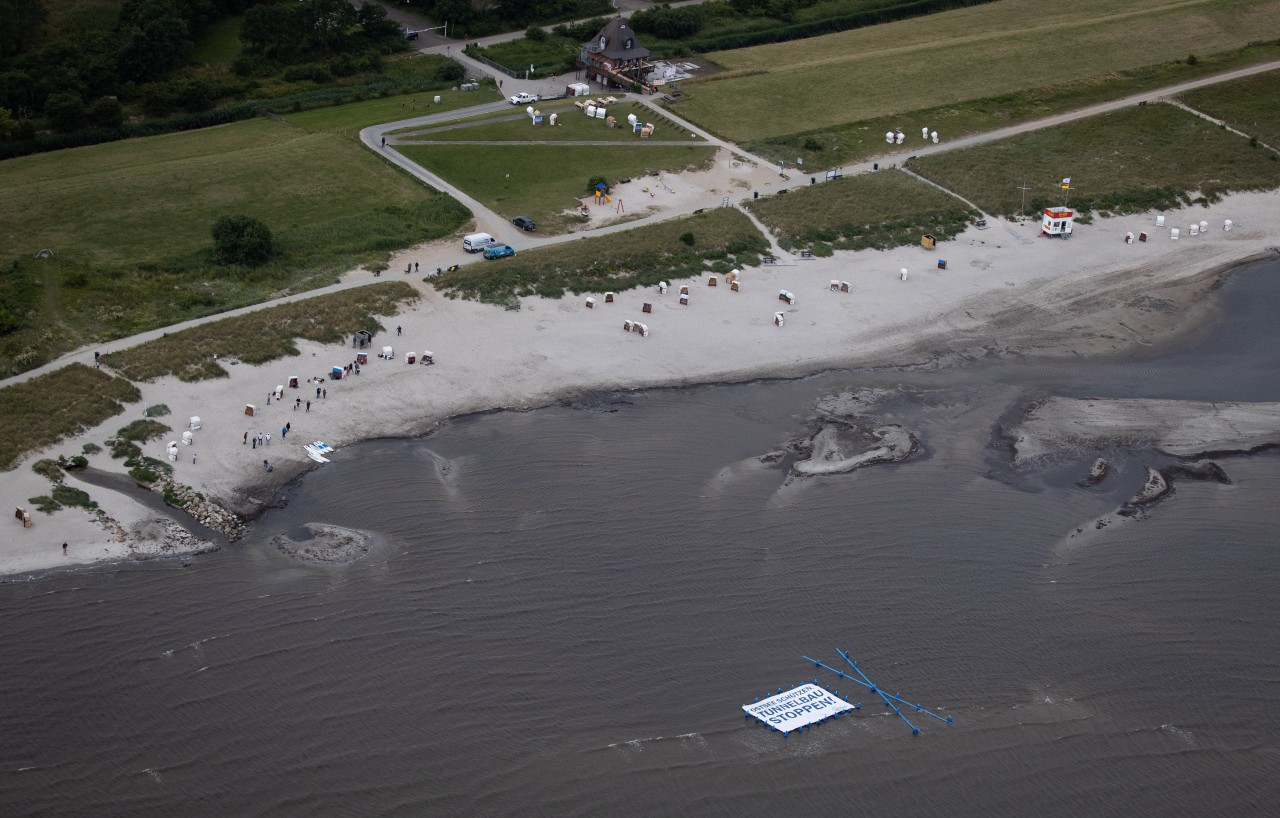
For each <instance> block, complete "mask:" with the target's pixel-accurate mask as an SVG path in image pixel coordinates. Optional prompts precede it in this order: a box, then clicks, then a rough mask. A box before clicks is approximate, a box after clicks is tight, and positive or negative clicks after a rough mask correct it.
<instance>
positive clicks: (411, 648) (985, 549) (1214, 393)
mask: <svg viewBox="0 0 1280 818" xmlns="http://www.w3.org/2000/svg"><path fill="white" fill-rule="evenodd" d="M1219 298H1220V310H1219V311H1220V317H1219V319H1218V320H1216V321H1214V322H1213V325H1212V326H1211V327H1210V328H1208V329H1206V330H1205V331H1204V332H1202V333H1198V334H1197V335H1196V336H1195V337H1193V338H1191V339H1188V340H1186V341H1184V342H1181V343H1179V344H1178V345H1177V346H1176V347H1169V348H1165V349H1147V350H1142V351H1141V353H1140V354H1136V355H1131V356H1128V357H1126V358H1125V359H1123V360H1111V361H1097V360H1093V361H1084V360H1077V361H1059V362H1042V361H1009V360H1005V361H1000V362H989V363H983V364H973V365H968V366H964V367H959V368H953V369H948V370H943V371H935V372H929V371H887V370H881V371H853V372H837V373H828V374H825V375H822V376H817V377H812V378H806V379H802V380H797V381H788V382H760V383H751V384H742V385H733V386H708V387H702V388H692V389H680V390H658V391H651V392H643V393H637V394H626V395H601V396H597V397H595V398H592V399H589V400H585V401H582V402H579V403H575V404H573V405H564V406H556V407H551V408H547V409H543V410H539V411H535V412H528V413H522V414H520V413H504V414H493V415H484V416H476V417H467V418H461V419H457V420H454V421H452V422H450V423H448V424H446V425H445V426H444V427H443V428H442V429H440V430H439V431H438V432H437V433H435V434H433V435H431V436H429V437H427V438H423V439H418V440H380V441H374V442H369V443H366V444H362V445H359V446H354V447H351V448H348V449H345V450H343V451H341V452H339V453H338V454H337V455H336V456H335V457H334V458H333V463H332V464H330V465H327V466H325V467H323V468H322V469H319V470H318V471H316V472H315V473H313V474H311V475H309V476H307V477H306V478H305V479H304V480H303V481H301V483H300V484H299V485H297V486H296V487H295V488H294V489H293V491H292V492H291V494H290V496H289V503H288V505H287V507H285V508H282V509H278V510H273V511H271V512H269V513H268V514H266V515H265V516H264V517H262V518H261V519H260V520H258V521H257V522H256V523H255V524H254V525H253V526H252V529H251V533H250V535H249V536H248V537H247V538H246V539H245V540H244V541H242V542H240V543H237V544H236V545H234V546H232V547H229V548H226V549H224V550H223V551H221V552H219V553H216V554H212V555H207V556H204V557H200V558H197V559H194V560H192V561H191V563H190V565H189V567H184V566H183V564H182V563H181V562H180V561H171V562H156V563H148V564H124V565H113V566H101V567H95V568H89V569H84V570H79V571H74V572H69V573H64V574H53V575H47V576H44V577H39V578H33V579H30V580H28V581H15V582H10V583H7V584H4V585H0V617H3V620H2V621H3V628H0V634H2V635H0V668H3V672H0V704H2V706H0V735H3V741H0V813H3V814H4V815H48V814H76V815H95V816H111V815H237V816H239V815H354V814H360V815H364V814H379V815H387V814H396V815H529V814H533V815H677V814H679V815H684V814H692V815H733V816H737V815H779V814H781V815H792V814H797V815H798V814H807V815H836V814H841V815H843V814H850V813H857V814H872V815H886V814H891V815H940V816H953V815H974V816H989V815H1038V816H1039V815H1044V816H1056V815H1064V816H1065V815H1071V816H1077V815H1082V814H1085V815H1124V816H1131V815H1207V814H1218V815H1264V814H1266V815H1269V814H1272V810H1273V809H1274V808H1275V804H1276V803H1277V802H1278V801H1280V783H1278V779H1277V776H1276V774H1275V773H1276V770H1277V769H1280V750H1278V747H1277V739H1278V737H1280V715H1278V712H1280V708H1278V707H1277V705H1278V704H1280V648H1277V645H1278V644H1280V616H1277V613H1278V610H1280V605H1278V604H1277V601H1276V600H1277V593H1276V587H1277V580H1278V579H1280V559H1278V558H1277V554H1276V546H1277V539H1278V538H1277V535H1276V530H1277V528H1278V524H1280V506H1278V504H1277V503H1276V498H1277V485H1278V483H1277V480H1278V479H1280V455H1277V454H1275V453H1268V452H1264V453H1261V454H1257V455H1254V456H1251V457H1232V458H1223V459H1221V460H1219V463H1220V464H1221V465H1222V467H1223V468H1224V469H1225V471H1226V472H1227V474H1228V475H1229V476H1230V478H1231V480H1232V482H1231V484H1229V485H1223V484H1218V483H1213V482H1203V483H1197V482H1181V483H1179V484H1178V485H1177V489H1176V492H1175V494H1174V496H1172V497H1171V498H1170V499H1168V500H1167V501H1166V502H1165V503H1163V504H1162V505H1160V506H1158V507H1157V508H1156V509H1155V510H1154V512H1153V513H1152V514H1151V515H1150V516H1149V517H1148V518H1147V519H1144V520H1141V521H1138V522H1132V523H1125V524H1123V525H1117V526H1113V527H1111V528H1108V529H1107V530H1105V531H1102V532H1100V533H1099V534H1098V535H1097V536H1095V537H1093V538H1092V539H1090V540H1089V541H1088V544H1087V545H1084V546H1073V545H1069V544H1064V543H1066V542H1067V540H1066V538H1067V537H1068V535H1069V534H1070V533H1071V532H1073V531H1074V530H1075V529H1076V528H1078V527H1080V526H1081V525H1085V524H1088V523H1089V522H1091V521H1092V520H1094V519H1096V518H1097V517H1098V516H1099V515H1102V514H1105V513H1107V512H1109V511H1111V510H1112V509H1114V508H1115V507H1116V505H1117V504H1118V503H1120V502H1121V501H1123V500H1124V499H1125V498H1126V497H1128V496H1129V495H1130V494H1132V493H1133V492H1134V491H1135V490H1136V489H1137V487H1138V486H1139V485H1140V484H1141V482H1142V479H1143V468H1142V467H1143V465H1145V464H1146V463H1149V462H1153V456H1152V455H1151V453H1149V452H1144V451H1141V450H1132V451H1127V450H1120V449H1117V450H1115V451H1113V452H1110V453H1109V456H1110V457H1112V459H1113V463H1114V465H1115V467H1116V473H1115V474H1114V476H1113V477H1112V478H1109V479H1108V480H1107V481H1106V482H1105V483H1103V484H1102V485H1101V486H1099V487H1096V488H1093V489H1083V488H1080V487H1079V486H1077V485H1076V484H1075V481H1076V480H1077V479H1078V478H1079V477H1081V476H1082V475H1083V473H1084V471H1086V470H1087V468H1088V465H1089V463H1090V462H1091V461H1092V457H1093V454H1092V453H1088V454H1084V453H1079V454H1076V455H1072V456H1069V457H1065V458H1060V459H1058V460H1056V461H1053V462H1050V463H1047V464H1044V465H1042V466H1038V467H1035V468H1030V469H1023V470H1014V469H1013V468H1012V467H1011V466H1010V464H1009V459H1008V450H1007V447H1006V446H1005V444H1004V443H1003V442H1002V440H1001V438H1000V436H999V434H998V432H999V428H1000V425H1001V424H1002V423H1008V422H1009V421H1010V420H1011V419H1012V418H1015V417H1016V415H1017V413H1018V412H1019V411H1020V409H1021V407H1023V406H1025V405H1026V403H1027V402H1028V401H1030V400H1033V399H1035V398H1036V397H1039V396H1043V395H1048V394H1064V395H1097V396H1104V397H1106V396H1111V397H1121V396H1144V397H1163V398H1194V399H1212V400H1249V401H1253V400H1271V401H1274V400H1280V372H1278V371H1277V362H1280V334H1278V333H1276V332H1275V331H1274V316H1275V315H1276V314H1277V308H1278V307H1280V264H1276V263H1270V264H1261V265H1255V266H1253V267H1251V268H1248V269H1246V270H1243V271H1241V272H1239V273H1238V274H1237V275H1235V276H1234V277H1233V278H1232V280H1231V281H1230V283H1229V284H1228V285H1227V286H1226V287H1225V288H1224V289H1223V290H1222V291H1221V292H1220V294H1219ZM867 387H878V388H882V389H884V390H887V392H888V397H886V399H885V400H884V401H883V402H882V403H881V404H880V405H879V406H878V408H877V412H878V413H879V414H880V416H882V417H883V418H885V419H886V420H888V421H892V422H899V423H902V424H903V425H905V426H907V427H908V428H911V429H913V430H914V431H916V432H917V434H918V435H919V436H920V439H921V441H922V444H923V454H922V455H921V456H920V457H917V458H914V459H912V460H908V461H906V462H904V463H901V464H898V465H892V466H878V467H874V468H869V469H866V470H862V471H859V472H855V473H852V474H847V475H840V476H834V477H826V478H821V479H808V480H804V481H793V482H791V483H790V484H787V482H786V473H785V468H784V464H782V465H778V466H773V467H770V466H763V465H760V464H759V463H758V461H757V460H756V458H757V457H758V456H759V455H761V454H764V453H765V452H769V451H772V450H776V449H779V448H781V447H783V446H785V445H786V444H787V443H788V442H790V441H793V440H797V439H800V438H802V437H804V436H806V435H807V434H809V433H810V432H812V431H813V430H814V429H815V428H816V427H815V424H814V421H813V417H814V413H815V407H816V406H817V404H818V401H819V400H820V399H822V398H823V397H825V396H829V395H832V394H836V393H839V392H842V391H846V390H854V389H861V388H867ZM312 522H323V523H332V524H336V525H341V526H346V527H350V528H356V529H361V530H365V531H369V532H371V533H373V534H374V535H375V538H374V546H373V550H372V551H371V553H370V554H369V555H368V556H367V557H365V558H364V559H363V560H361V561H359V562H357V563H354V564H351V565H346V566H318V565H312V564H305V563H301V562H298V561H296V560H294V559H293V558H291V557H288V556H286V555H284V554H282V553H280V552H278V551H276V550H274V549H273V548H272V547H271V545H270V543H269V541H270V539H271V537H272V536H273V535H276V534H280V533H284V534H288V535H290V536H293V537H295V538H297V537H300V536H303V534H304V531H303V529H302V526H304V525H305V524H306V523H312ZM837 647H839V648H844V649H847V650H850V651H852V653H853V655H854V656H855V657H856V658H858V659H859V660H860V661H861V663H862V666H863V668H864V669H865V670H866V672H867V673H868V674H869V675H870V676H871V677H872V678H873V679H875V680H876V681H877V682H878V683H880V684H881V685H882V686H883V687H884V688H885V689H887V690H891V691H895V692H901V694H902V695H903V697H905V698H908V699H910V700H912V701H916V702H920V703H922V704H924V705H925V706H927V707H930V708H934V709H937V710H939V712H943V713H945V714H948V715H951V716H953V717H954V719H955V724H954V725H953V726H946V725H943V724H940V723H937V722H934V721H932V720H929V719H923V718H919V717H913V720H914V721H916V723H917V724H919V725H920V726H921V728H922V730H921V734H920V735H918V736H913V735H912V734H911V732H910V731H909V730H908V729H907V728H906V727H905V725H903V724H902V723H901V722H900V721H898V720H897V718H896V717H894V716H893V715H892V714H891V713H890V714H886V712H885V710H884V708H883V707H877V706H875V705H874V703H873V702H872V701H871V698H872V697H871V696H870V695H869V694H867V693H866V691H859V689H856V688H854V687H853V686H852V685H847V684H843V685H842V684H841V680H839V679H837V678H835V677H833V676H831V675H830V674H827V675H823V674H824V673H825V671H820V670H817V669H815V668H814V667H813V665H811V664H808V663H806V662H805V661H803V660H802V659H801V656H802V655H803V654H808V655H810V656H815V657H819V658H822V659H824V660H826V661H829V662H832V663H834V662H836V661H838V660H839V657H838V656H837V654H836V652H835V648H837ZM815 677H817V678H818V679H819V681H820V682H822V683H824V684H827V685H828V686H830V687H832V688H834V689H837V690H840V691H841V692H842V693H850V694H852V695H851V698H854V699H855V700H858V699H860V700H861V701H862V704H863V709H862V710H861V711H860V712H858V713H855V714H853V715H852V716H851V717H846V718H841V719H840V720H839V721H836V722H830V723H827V724H824V725H821V726H819V727H817V728H814V729H812V730H809V731H806V732H805V733H803V734H800V735H794V734H793V735H792V736H790V737H788V738H784V737H782V736H781V735H778V734H774V733H770V732H768V731H766V730H764V729H763V728H760V727H758V726H754V725H753V724H751V723H748V722H747V721H746V720H745V719H744V717H743V714H742V711H741V709H740V707H741V705H742V704H743V703H747V702H751V701H752V700H753V699H754V698H755V697H757V696H761V695H763V694H764V693H766V692H767V691H769V690H773V689H776V688H777V687H780V686H790V685H792V684H795V683H797V682H801V681H808V680H811V679H813V678H815Z"/></svg>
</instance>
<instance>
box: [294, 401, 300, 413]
mask: <svg viewBox="0 0 1280 818" xmlns="http://www.w3.org/2000/svg"><path fill="white" fill-rule="evenodd" d="M301 405H302V398H294V399H293V411H295V412H296V411H298V407H299V406H301Z"/></svg>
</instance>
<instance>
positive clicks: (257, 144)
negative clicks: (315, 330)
mask: <svg viewBox="0 0 1280 818" xmlns="http://www.w3.org/2000/svg"><path fill="white" fill-rule="evenodd" d="M465 97H466V95H463V94H455V95H452V96H451V97H450V102H451V103H454V102H455V98H456V99H460V100H462V101H463V102H465V101H467V100H466V99H465ZM413 98H414V97H413V95H410V97H409V102H404V101H403V100H401V99H399V98H387V99H379V100H370V101H368V102H364V103H357V104H355V105H352V106H334V107H331V108H325V109H320V110H317V111H310V112H306V113H300V114H297V115H294V116H295V117H296V119H297V120H298V122H299V124H298V125H295V124H291V123H292V121H293V117H291V118H290V121H289V122H280V121H275V120H270V119H266V118H263V119H255V120H250V121H247V122H241V123H235V124H232V125H225V126H221V127H217V128H209V129H205V130H200V131H189V132H184V133H176V134H168V135H165V136H157V137H151V138H147V139H136V140H126V141H122V142H113V143H109V144H105V145H97V146H93V147H88V148H77V149H73V150H66V151H58V152H55V153H46V154H39V155H35V156H28V157H22V158H18V159H12V160H9V161H6V162H3V163H0V188H3V189H4V190H5V191H6V195H5V196H4V197H0V246H3V247H4V248H6V250H8V251H9V252H10V253H12V254H14V255H19V254H20V255H19V260H18V261H16V262H14V263H13V264H11V265H10V264H8V259H5V260H4V262H5V264H6V267H5V269H4V270H3V271H0V293H3V294H4V295H5V304H4V308H5V309H6V310H7V311H8V313H9V314H10V315H11V316H17V317H18V321H19V324H20V325H21V329H20V330H19V331H10V332H7V333H5V334H2V335H0V374H12V373H15V372H20V371H25V370H27V369H30V368H31V367H33V366H38V365H39V364H41V363H43V362H45V361H47V360H50V359H52V358H53V357H56V356H57V355H58V354H60V353H61V352H63V351H65V350H67V349H71V348H75V347H77V346H80V345H82V344H85V343H89V342H92V341H93V340H98V339H103V338H113V337H120V336H124V335H129V334H132V333H135V332H139V331H142V330H144V329H149V328H152V327H156V326H164V325H166V324H171V323H174V322H177V321H181V320H185V319H187V318H191V317H196V316H200V315H208V314H211V313H216V312H220V311H222V310H225V309H231V308H234V307H238V306H244V305H246V304H252V303H257V302H260V301H263V300H265V299H267V298H270V297H273V296H275V295H278V294H281V293H282V292H289V291H297V290H301V289H309V288H312V287H316V286H321V285H323V284H327V283H330V282H332V281H333V278H334V275H335V274H336V273H338V272H341V271H344V270H347V269H350V268H352V267H355V266H358V265H359V264H362V263H372V262H376V261H378V260H382V259H385V258H386V256H387V253H388V252H389V251H392V250H396V249H400V248H403V247H408V246H411V245H413V244H415V243H417V242H421V241H429V240H431V239H434V238H439V237H441V236H445V235H448V234H449V233H451V232H453V231H455V230H457V229H458V228H460V227H461V226H462V225H463V224H465V223H466V221H467V220H468V219H469V218H470V214H469V213H468V212H467V211H466V209H465V208H463V207H462V206H461V205H460V204H458V203H457V202H456V201H454V200H453V199H450V198H448V197H446V196H444V195H442V194H440V193H438V192H436V191H434V190H431V189H430V188H427V187H426V186H424V185H422V184H421V183H420V182H418V181H417V180H415V179H413V178H412V177H410V176H409V175H408V174H405V173H403V172H402V171H400V170H398V169H396V168H394V167H392V166H391V165H389V164H387V163H386V162H383V161H382V160H380V159H379V158H378V157H377V156H375V155H374V154H373V153H372V152H371V151H369V150H367V149H365V148H364V147H363V146H361V145H360V144H359V143H358V142H357V141H356V139H355V135H354V134H355V131H356V130H358V128H359V127H361V126H363V125H367V124H370V123H372V122H377V121H379V120H381V119H382V118H383V117H384V116H386V115H388V113H389V112H393V111H396V110H397V106H399V105H401V104H410V105H411V104H413V103H412V100H413ZM236 213H243V214H247V215H250V216H256V217H258V218H260V219H262V220H263V221H264V222H266V224H267V225H268V226H269V227H270V228H271V229H272V231H273V233H274V234H275V237H276V240H277V244H278V246H279V248H280V251H281V252H280V254H279V257H278V259H277V260H276V261H275V262H273V263H271V264H268V265H266V266H265V267H263V268H260V269H257V270H253V271H243V270H240V271H237V270H231V269H228V268H223V267H219V266H217V265H214V264H212V263H211V261H210V259H209V249H210V248H211V246H212V240H211V238H210V235H209V230H210V226H211V225H212V223H213V221H214V219H215V218H217V217H218V216H220V215H223V214H236ZM42 248H48V249H50V250H52V251H53V253H54V255H53V258H51V259H39V260H37V259H33V258H32V257H31V254H32V253H33V252H34V251H36V250H39V249H42ZM9 258H13V256H12V255H10V256H9ZM3 317H4V316H3V315H0V318H3ZM7 323H9V324H12V321H8V322H7ZM5 324H6V321H0V326H4V325H5Z"/></svg>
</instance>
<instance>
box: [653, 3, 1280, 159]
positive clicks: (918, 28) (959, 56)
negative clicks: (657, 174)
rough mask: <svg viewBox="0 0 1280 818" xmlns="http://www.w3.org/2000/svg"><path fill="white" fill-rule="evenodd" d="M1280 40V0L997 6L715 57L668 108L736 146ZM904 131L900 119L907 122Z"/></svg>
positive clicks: (987, 6) (990, 5) (721, 53)
mask: <svg viewBox="0 0 1280 818" xmlns="http://www.w3.org/2000/svg"><path fill="white" fill-rule="evenodd" d="M1277 37H1280V0H1128V2H1125V3H1123V4H1117V3H1115V2H1114V0H1078V2H1074V3H1070V4H1056V5H1055V4H1045V3H1043V2H1038V0H1002V2H998V3H988V4H984V5H980V6H974V7H970V8H965V9H958V10H956V11H950V12H944V13H941V14H934V15H929V16H927V17H921V18H916V19H913V20H905V21H901V22H897V23H890V24H886V25H880V26H872V27H869V28H863V29H856V30H852V31H846V32H840V33H837V34H831V35H827V36H824V37H816V38H813V39H810V40H805V41H803V42H793V43H781V44H777V45H767V46H758V47H755V48H747V49H740V50H734V51H725V52H719V53H717V54H715V55H714V59H715V61H716V62H718V63H719V64H721V65H722V66H724V67H725V68H726V69H727V70H726V72H725V73H723V74H719V75H715V76H713V77H709V78H708V79H706V80H702V81H697V82H686V83H684V90H685V92H686V95H687V97H688V98H687V99H684V100H681V101H680V102H679V103H677V105H676V107H675V109H674V110H676V111H677V112H679V113H680V114H681V115H682V116H685V117H687V118H689V119H690V120H692V121H693V122H696V123H698V124H699V125H702V126H703V127H705V128H707V129H709V130H711V131H713V132H715V133H718V134H720V135H721V136H724V137H726V138H728V139H731V140H733V141H736V142H751V141H756V140H761V139H766V138H769V137H776V136H780V135H783V134H790V133H797V132H800V131H809V130H813V129H818V128H825V127H830V126H833V125H838V124H841V123H847V122H852V121H858V120H869V119H873V118H876V117H881V116H888V115H892V114H898V113H905V112H911V111H919V110H922V109H928V108H934V107H937V106H941V105H948V104H957V105H958V104H961V103H963V102H964V101H966V100H974V99H983V98H988V97H993V96H998V95H1001V94H1011V93H1016V92H1019V91H1023V90H1025V89H1028V88H1046V87H1050V86H1052V85H1054V84H1057V83H1068V82H1071V81H1074V80H1078V79H1082V78H1085V77H1095V76H1098V75H1102V74H1106V73H1108V72H1112V71H1123V70H1126V69H1131V68H1136V67H1140V66H1148V65H1152V64H1155V63H1160V62H1165V61H1171V60H1174V59H1186V58H1188V57H1189V56H1190V55H1193V54H1205V53H1215V52H1221V51H1227V50H1231V49H1236V48H1240V47H1242V46H1244V45H1246V44H1248V43H1250V42H1254V41H1259V40H1268V39H1275V38H1277ZM904 128H905V124H904Z"/></svg>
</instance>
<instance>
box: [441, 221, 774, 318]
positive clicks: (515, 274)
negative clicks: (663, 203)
mask: <svg viewBox="0 0 1280 818" xmlns="http://www.w3.org/2000/svg"><path fill="white" fill-rule="evenodd" d="M682 237H686V238H682ZM689 241H692V244H690V243H689ZM768 252H769V242H768V241H767V240H766V239H765V238H764V237H763V236H762V235H760V231H759V230H758V229H756V227H755V225H753V224H752V223H751V221H750V220H749V219H748V218H747V217H746V216H745V215H743V214H742V212H741V211H739V210H737V209H736V208H729V207H723V208H715V209H712V210H707V211H704V212H702V213H695V214H693V215H690V216H687V217H684V218H681V219H672V220H671V221H666V222H660V223H658V224H651V225H646V226H644V227H638V228H636V229H634V230H628V231H626V232H622V233H614V234H611V235H608V236H599V237H595V238H584V239H581V240H579V241H572V242H565V243H563V244H555V245H549V246H547V247H540V248H538V249H536V250H528V251H525V252H522V253H520V254H518V255H516V256H512V257H509V258H504V259H499V260H496V261H489V262H483V263H480V264H468V265H465V266H463V267H461V268H459V269H458V270H455V271H453V272H446V273H443V274H441V275H440V276H438V277H436V278H433V279H432V282H433V283H435V284H436V286H437V287H439V288H440V289H441V290H443V291H444V292H445V294H446V295H449V296H450V297H454V296H460V297H463V298H470V299H475V300H478V301H484V302H488V303H492V304H502V305H505V306H508V307H512V306H515V305H516V304H517V303H518V302H516V301H515V299H516V298H517V297H520V296H528V295H541V296H544V297H547V298H559V297H561V296H562V295H564V293H565V291H566V290H567V291H569V292H573V293H583V292H605V291H609V290H614V291H621V290H627V289H631V288H632V287H641V286H652V285H655V284H657V283H658V282H659V281H662V280H670V279H676V278H682V277H687V276H694V275H700V274H701V273H703V272H706V271H713V272H728V271H729V270H731V269H732V268H734V267H735V266H736V267H742V266H753V267H755V266H759V264H760V256H761V255H764V254H768Z"/></svg>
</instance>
